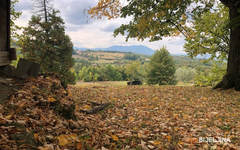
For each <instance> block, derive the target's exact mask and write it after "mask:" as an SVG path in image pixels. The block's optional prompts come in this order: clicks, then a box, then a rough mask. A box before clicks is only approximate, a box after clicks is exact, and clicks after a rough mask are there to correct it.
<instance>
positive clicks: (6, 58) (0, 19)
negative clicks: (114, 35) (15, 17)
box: [0, 0, 16, 66]
mask: <svg viewBox="0 0 240 150" xmlns="http://www.w3.org/2000/svg"><path fill="white" fill-rule="evenodd" d="M10 4H11V3H10V0H0V66H5V65H9V64H11V60H16V50H15V49H14V48H10Z"/></svg>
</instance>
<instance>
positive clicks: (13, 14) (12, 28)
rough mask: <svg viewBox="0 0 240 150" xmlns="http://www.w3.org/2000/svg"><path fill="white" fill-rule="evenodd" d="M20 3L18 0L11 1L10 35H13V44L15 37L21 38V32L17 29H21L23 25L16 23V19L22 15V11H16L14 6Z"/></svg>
mask: <svg viewBox="0 0 240 150" xmlns="http://www.w3.org/2000/svg"><path fill="white" fill-rule="evenodd" d="M16 3H18V0H12V1H11V8H10V14H11V16H10V31H11V33H10V36H11V44H12V43H13V42H15V40H14V39H16V38H19V34H18V33H17V31H19V30H20V29H21V28H22V27H20V26H18V25H16V24H15V21H16V20H17V19H18V18H19V17H20V16H21V15H22V12H16V11H15V9H14V7H15V4H16Z"/></svg>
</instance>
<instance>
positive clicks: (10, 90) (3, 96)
mask: <svg viewBox="0 0 240 150" xmlns="http://www.w3.org/2000/svg"><path fill="white" fill-rule="evenodd" d="M21 83H22V80H19V79H14V78H11V79H6V78H0V104H3V102H4V101H5V100H7V99H8V98H9V97H10V96H11V95H13V94H14V93H15V92H17V91H18V90H19V89H20V88H21V86H22V84H21Z"/></svg>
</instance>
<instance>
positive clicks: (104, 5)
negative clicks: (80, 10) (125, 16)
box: [87, 0, 122, 20]
mask: <svg viewBox="0 0 240 150" xmlns="http://www.w3.org/2000/svg"><path fill="white" fill-rule="evenodd" d="M121 8H122V7H121V3H120V1H119V0H98V4H97V6H95V7H92V8H91V9H89V10H87V12H88V14H89V15H91V18H97V19H102V18H103V17H104V16H105V17H107V18H108V19H109V20H110V19H113V18H117V17H119V16H120V10H121Z"/></svg>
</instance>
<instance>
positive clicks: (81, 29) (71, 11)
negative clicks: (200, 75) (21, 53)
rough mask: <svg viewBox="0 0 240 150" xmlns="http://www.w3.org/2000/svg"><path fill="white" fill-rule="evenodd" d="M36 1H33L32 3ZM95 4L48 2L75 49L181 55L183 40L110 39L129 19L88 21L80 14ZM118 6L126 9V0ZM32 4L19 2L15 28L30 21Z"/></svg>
mask: <svg viewBox="0 0 240 150" xmlns="http://www.w3.org/2000/svg"><path fill="white" fill-rule="evenodd" d="M35 1H36V0H35ZM97 2H98V0H52V4H53V8H54V9H57V10H60V15H61V17H62V18H63V19H64V22H65V26H66V33H67V34H68V35H69V36H70V37H71V40H72V42H73V44H74V46H75V47H87V48H107V47H110V46H114V45H122V46H130V45H145V46H148V47H149V48H151V49H153V50H156V49H159V47H162V46H163V45H164V46H167V48H168V50H169V51H170V53H172V54H176V53H185V52H184V51H183V44H184V39H183V38H180V37H169V38H164V39H163V40H161V41H156V42H149V41H148V40H147V39H146V40H144V41H143V42H141V41H137V39H129V41H128V42H125V37H124V36H121V35H118V36H117V37H116V38H114V37H113V31H114V29H116V28H117V27H119V26H120V25H121V24H127V23H129V21H130V20H131V17H129V18H118V19H112V20H108V19H103V20H97V19H91V18H90V17H89V16H87V15H86V13H84V10H86V9H88V8H89V7H92V6H96V4H97ZM121 2H122V5H126V0H121ZM32 4H33V0H19V3H17V4H16V6H15V10H16V11H21V12H23V14H22V16H21V17H20V18H19V19H18V20H17V21H16V24H17V25H20V26H27V25H28V21H29V20H30V18H31V15H32V14H33V13H32V12H33V11H32V7H31V6H32Z"/></svg>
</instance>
